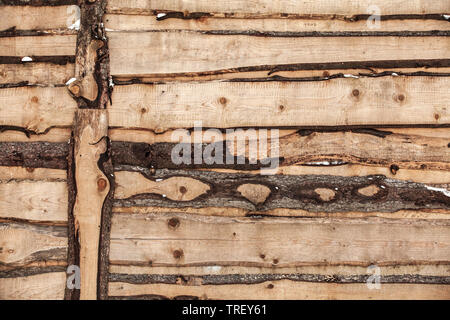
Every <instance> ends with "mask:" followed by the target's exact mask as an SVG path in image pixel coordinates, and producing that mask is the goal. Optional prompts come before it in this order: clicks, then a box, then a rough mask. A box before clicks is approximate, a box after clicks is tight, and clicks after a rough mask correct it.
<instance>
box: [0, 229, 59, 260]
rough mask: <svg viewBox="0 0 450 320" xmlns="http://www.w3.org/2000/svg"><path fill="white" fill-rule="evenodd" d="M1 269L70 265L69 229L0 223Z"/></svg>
mask: <svg viewBox="0 0 450 320" xmlns="http://www.w3.org/2000/svg"><path fill="white" fill-rule="evenodd" d="M0 248H1V250H0V267H5V266H6V267H27V266H33V265H36V264H41V266H42V265H43V266H45V265H52V264H53V265H54V264H57V263H62V264H63V265H65V264H66V259H67V227H65V226H39V225H33V224H28V223H14V222H2V223H0Z"/></svg>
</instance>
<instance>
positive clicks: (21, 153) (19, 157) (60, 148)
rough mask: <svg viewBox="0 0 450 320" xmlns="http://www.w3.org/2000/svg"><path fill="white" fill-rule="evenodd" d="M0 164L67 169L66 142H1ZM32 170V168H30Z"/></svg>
mask: <svg viewBox="0 0 450 320" xmlns="http://www.w3.org/2000/svg"><path fill="white" fill-rule="evenodd" d="M0 149H1V150H2V152H0V165H2V166H22V167H27V168H51V169H66V168H67V155H68V152H69V150H68V145H67V143H66V142H62V143H61V142H59V143H58V142H0ZM30 170H31V169H30Z"/></svg>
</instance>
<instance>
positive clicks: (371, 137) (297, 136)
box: [113, 129, 450, 175]
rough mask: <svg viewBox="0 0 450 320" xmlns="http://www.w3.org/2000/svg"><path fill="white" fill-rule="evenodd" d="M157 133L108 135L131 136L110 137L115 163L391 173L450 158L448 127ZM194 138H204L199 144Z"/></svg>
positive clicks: (436, 166)
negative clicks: (336, 167)
mask: <svg viewBox="0 0 450 320" xmlns="http://www.w3.org/2000/svg"><path fill="white" fill-rule="evenodd" d="M440 134H441V135H440ZM161 136H163V137H164V138H163V139H161V138H159V137H158V136H155V135H153V134H145V133H141V132H136V135H134V136H133V134H132V133H131V134H128V135H127V134H126V133H124V134H123V136H122V135H120V134H113V137H114V138H116V139H120V138H121V137H123V138H125V139H126V138H128V139H129V140H131V141H135V142H126V141H114V142H113V160H114V163H115V164H117V165H119V164H121V165H133V166H141V167H144V168H170V169H180V168H233V169H244V170H245V169H258V168H263V167H269V166H270V163H268V162H267V160H268V158H271V157H275V156H278V157H279V158H280V159H279V166H289V165H293V164H303V165H315V164H316V165H320V164H332V163H336V164H346V163H358V164H364V165H370V166H386V167H389V168H390V171H391V172H392V174H393V175H395V174H396V173H397V171H398V170H399V169H425V168H426V169H432V170H446V171H448V170H449V169H450V164H449V163H448V162H447V159H450V148H449V147H448V143H449V141H450V130H448V129H443V130H436V133H434V131H433V130H430V129H427V130H426V131H425V130H423V131H422V132H421V131H420V130H419V131H417V132H415V131H406V132H402V131H399V132H395V131H390V129H380V130H374V129H370V130H353V131H338V132H333V131H331V132H314V131H308V130H299V131H293V132H292V133H290V134H286V135H283V136H281V137H280V138H278V139H276V140H274V139H273V138H272V137H273V135H272V133H271V132H267V133H265V134H264V135H263V133H261V132H258V131H256V130H254V131H235V132H234V133H231V134H225V133H223V134H222V133H220V132H217V131H215V132H214V135H208V133H207V132H201V131H198V132H195V133H192V134H191V133H190V132H188V131H185V132H180V134H178V132H167V134H164V135H161ZM212 138H215V140H212ZM266 138H267V139H268V141H267V140H266ZM196 139H198V140H197V141H199V140H200V139H201V140H200V141H203V142H204V143H203V144H200V143H198V142H197V141H196ZM224 139H225V140H224ZM245 139H247V140H246V141H245ZM221 140H222V141H221ZM145 141H148V142H149V143H145ZM165 141H170V142H165ZM180 142H181V143H183V144H182V146H183V150H187V151H188V152H190V155H187V154H184V156H183V159H184V160H183V162H182V163H175V161H174V159H173V152H174V151H175V150H178V149H177V148H178V147H179V146H178V143H180ZM261 143H263V144H261ZM276 147H278V150H276V149H275V148H276ZM214 150H215V155H214V157H212V159H213V160H214V161H213V163H208V164H206V163H205V161H204V160H203V161H201V162H196V161H195V160H196V158H195V157H196V156H197V155H198V154H200V155H201V157H202V158H203V159H205V158H211V155H212V151H214ZM250 151H253V152H251V153H250ZM179 153H181V152H178V153H177V152H175V155H176V157H181V156H180V155H179ZM250 155H251V157H250ZM230 159H232V160H233V161H230ZM251 159H254V160H251ZM175 160H176V159H175Z"/></svg>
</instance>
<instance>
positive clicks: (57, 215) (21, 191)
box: [0, 177, 67, 222]
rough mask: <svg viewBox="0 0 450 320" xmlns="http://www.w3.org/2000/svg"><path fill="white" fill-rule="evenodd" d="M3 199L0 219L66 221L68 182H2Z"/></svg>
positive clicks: (1, 197) (0, 184)
mask: <svg viewBox="0 0 450 320" xmlns="http://www.w3.org/2000/svg"><path fill="white" fill-rule="evenodd" d="M14 178H16V177H14ZM16 179H17V178H16ZM0 199H1V201H0V218H15V219H21V220H35V221H59V222H66V221H67V185H66V181H58V180H56V181H39V182H38V181H27V180H25V181H14V180H13V181H0Z"/></svg>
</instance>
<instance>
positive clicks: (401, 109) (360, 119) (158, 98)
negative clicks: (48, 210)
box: [110, 51, 450, 132]
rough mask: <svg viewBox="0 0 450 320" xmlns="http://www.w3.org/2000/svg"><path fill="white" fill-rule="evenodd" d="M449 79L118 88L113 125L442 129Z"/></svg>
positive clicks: (159, 129)
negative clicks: (433, 127) (198, 122)
mask: <svg viewBox="0 0 450 320" xmlns="http://www.w3.org/2000/svg"><path fill="white" fill-rule="evenodd" d="M449 52H450V51H449ZM449 79H450V78H449V77H392V78H375V79H369V78H360V79H334V80H331V81H328V82H315V81H310V82H266V83H265V82H262V83H259V82H229V83H228V82H207V83H176V84H173V83H170V84H154V85H131V86H118V87H115V90H114V93H113V95H112V101H113V104H112V105H111V108H110V126H111V127H126V128H145V129H151V130H154V131H156V132H164V131H166V130H168V129H172V128H191V127H194V125H195V122H196V121H201V124H202V126H203V127H208V128H230V127H269V126H271V127H283V126H284V127H289V126H291V127H292V126H298V127H314V126H376V125H378V126H379V127H380V126H381V127H382V126H389V125H392V126H398V125H404V126H405V125H417V124H422V125H429V126H437V125H443V124H449V123H450V118H449V112H448V110H447V109H448V105H449V104H450V94H449V92H448V90H447V87H448V83H449V81H450V80H449ZM435 101H439V103H438V104H437V103H436V102H435ZM337 102H338V104H337V105H336V103H337ZM180 114H183V116H182V117H181V116H180ZM392 115H396V116H395V117H393V116H392Z"/></svg>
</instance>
